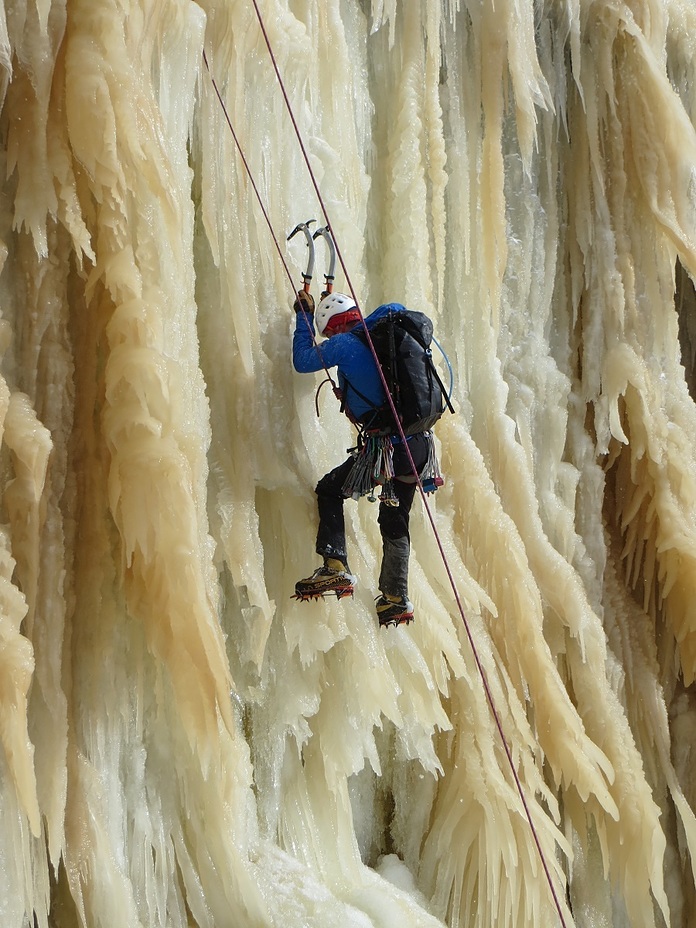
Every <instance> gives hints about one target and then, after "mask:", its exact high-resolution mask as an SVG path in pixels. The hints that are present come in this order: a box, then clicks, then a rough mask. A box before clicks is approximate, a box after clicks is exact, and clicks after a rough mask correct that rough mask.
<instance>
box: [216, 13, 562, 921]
mask: <svg viewBox="0 0 696 928" xmlns="http://www.w3.org/2000/svg"><path fill="white" fill-rule="evenodd" d="M252 3H253V6H254V10H255V11H256V17H257V19H258V22H259V27H260V29H261V33H262V35H263V38H264V41H265V43H266V47H267V48H268V53H269V55H270V59H271V62H272V64H273V69H274V71H275V73H276V77H277V79H278V84H279V86H280V90H281V92H282V94H283V98H284V100H285V105H286V107H287V110H288V113H289V116H290V120H291V122H292V125H293V128H294V130H295V134H296V136H297V141H298V143H299V146H300V149H301V151H302V156H303V158H304V161H305V164H306V165H307V170H308V172H309V176H310V179H311V181H312V185H313V187H314V190H315V193H316V195H317V200H318V201H319V205H320V207H321V210H322V213H323V215H324V219H325V221H326V224H327V226H328V228H329V229H331V230H332V234H333V226H332V225H331V221H330V218H329V214H328V211H327V209H326V205H325V203H324V199H323V197H322V195H321V191H320V189H319V185H318V183H317V180H316V177H315V174H314V171H313V170H312V165H311V163H310V160H309V156H308V154H307V150H306V148H305V145H304V141H303V139H302V133H301V132H300V129H299V126H298V124H297V120H296V119H295V114H294V112H293V109H292V105H291V104H290V100H289V98H288V94H287V91H286V89H285V84H284V82H283V78H282V75H281V73H280V70H279V68H278V63H277V61H276V57H275V54H274V52H273V48H272V46H271V42H270V39H269V37H268V33H267V31H266V27H265V24H264V21H263V17H262V15H261V11H260V10H259V6H258V3H257V0H252ZM205 61H206V67H207V66H208V62H207V59H205ZM209 70H210V69H209ZM211 79H212V75H211ZM213 86H214V87H215V90H216V93H217V95H218V99H219V100H220V103H221V105H222V107H223V110H224V111H225V116H226V117H227V122H228V125H229V126H230V130H231V131H232V134H233V136H234V140H235V144H236V145H237V149H238V150H239V152H240V155H241V157H242V160H243V162H244V166H245V168H246V170H247V173H248V174H249V177H250V178H251V171H250V169H249V166H248V164H247V162H246V159H245V158H244V155H243V153H242V149H241V147H240V145H239V142H238V140H237V136H236V134H235V132H234V129H233V128H232V123H231V121H230V119H229V116H228V115H227V111H226V109H225V105H224V102H223V100H222V97H221V96H220V93H219V91H218V89H217V85H216V84H215V81H214V79H213ZM252 186H253V188H254V191H255V193H256V196H257V198H258V199H259V203H261V207H262V210H263V214H264V216H265V217H266V222H267V223H268V226H269V228H270V229H271V235H272V236H273V240H274V242H275V245H276V248H277V249H278V253H279V254H280V255H281V261H282V263H283V267H284V268H285V270H286V272H287V274H288V277H289V278H290V282H291V284H292V277H291V275H290V272H289V271H288V268H287V264H286V262H285V259H284V257H283V255H282V254H281V251H280V245H279V243H278V240H277V238H276V236H275V234H274V232H273V229H272V227H271V223H270V220H269V219H268V215H267V212H266V210H265V208H264V207H263V204H262V201H261V198H260V195H259V193H258V190H257V188H256V185H255V184H254V183H253V179H252ZM333 240H334V244H335V247H336V255H337V257H338V260H339V262H340V264H341V268H342V269H343V273H344V276H345V279H346V284H347V286H348V289H349V290H350V293H351V296H352V298H353V300H354V302H355V305H356V307H357V309H358V312H359V313H360V318H361V321H362V326H363V329H364V331H365V334H366V338H367V344H368V345H369V347H370V350H371V352H372V355H373V357H374V361H375V364H376V366H377V370H378V372H379V374H380V377H381V379H382V386H383V388H384V392H385V395H386V397H387V400H388V402H389V405H390V407H391V411H392V415H393V416H394V421H395V422H396V423H397V426H398V431H399V436H400V438H401V440H402V442H403V444H404V448H405V449H406V453H407V456H408V459H409V463H410V465H411V470H412V473H413V475H414V477H415V479H416V482H417V485H418V490H419V492H420V495H421V498H422V500H423V504H424V506H425V511H426V513H427V516H428V520H429V522H430V525H431V528H432V531H433V535H434V537H435V541H436V543H437V547H438V550H439V552H440V556H441V558H442V562H443V564H444V567H445V570H446V572H447V577H448V579H449V582H450V585H451V587H452V592H453V594H454V598H455V602H456V604H457V608H458V610H459V614H460V616H461V619H462V623H463V625H464V629H465V631H466V636H467V638H468V640H469V644H470V647H471V651H472V655H473V657H474V661H475V663H476V667H477V670H478V673H479V676H480V678H481V682H482V685H483V689H484V692H485V695H486V699H487V701H488V705H489V708H490V711H491V715H492V717H493V720H494V723H495V726H496V728H497V730H498V734H499V736H500V740H501V743H502V745H503V749H504V751H505V756H506V758H507V761H508V764H509V767H510V771H511V774H512V777H513V780H514V783H515V787H516V790H517V793H518V795H519V797H520V801H521V803H522V807H523V809H524V813H525V816H526V819H527V822H528V823H529V827H530V830H531V834H532V837H533V840H534V843H535V845H536V849H537V852H538V854H539V859H540V861H541V865H542V867H543V870H544V874H545V876H546V880H547V882H548V885H549V889H550V891H551V895H552V897H553V901H554V905H555V908H556V911H557V913H558V917H559V919H560V923H561V926H562V928H566V922H565V919H564V916H563V910H562V907H561V902H560V900H559V898H558V894H557V892H556V888H555V886H554V882H553V877H552V875H551V870H550V868H549V865H548V862H547V860H546V856H545V854H544V851H543V848H542V846H541V840H540V838H539V834H538V832H537V829H536V826H535V825H534V822H533V820H532V815H531V810H530V808H529V805H528V803H527V798H526V795H525V790H524V787H523V785H522V781H521V780H520V777H519V774H518V773H517V770H516V768H515V763H514V760H513V757H512V752H511V750H510V746H509V745H508V742H507V739H506V737H505V732H504V729H503V724H502V721H501V718H500V714H499V712H498V710H497V708H496V706H495V700H494V698H493V693H492V690H491V687H490V684H489V682H488V678H487V676H486V671H485V669H484V667H483V663H482V661H481V658H480V656H479V653H478V649H477V647H476V643H475V641H474V636H473V633H472V631H471V627H470V624H469V621H468V619H467V617H466V613H465V611H464V607H463V605H462V601H461V598H460V596H459V591H458V590H457V585H456V582H455V579H454V576H453V574H452V570H451V568H450V565H449V562H448V560H447V555H446V553H445V550H444V547H443V544H442V540H441V538H440V534H439V532H438V530H437V526H436V524H435V518H434V516H433V513H432V509H431V507H430V504H429V503H428V500H427V497H426V494H425V491H424V489H423V484H422V483H421V480H420V477H419V476H418V471H417V468H416V466H415V463H414V461H413V457H412V455H411V450H410V448H409V446H408V442H407V441H406V436H405V434H404V432H403V428H402V426H401V423H400V422H399V417H398V415H397V411H396V407H395V405H394V401H393V399H392V397H391V394H390V392H389V389H388V386H387V383H386V379H385V377H384V374H383V372H382V369H381V366H380V364H379V359H378V357H377V352H376V351H375V347H374V345H373V343H372V339H371V337H370V333H369V330H368V328H367V325H366V323H365V319H364V316H363V313H362V311H361V309H360V305H359V301H358V298H357V294H356V292H355V290H354V288H353V284H352V282H351V279H350V275H349V273H348V269H347V267H346V264H345V261H344V260H343V255H342V253H341V250H340V248H339V244H338V241H337V240H336V236H335V234H333ZM293 290H294V285H293ZM317 350H319V349H318V348H317ZM324 369H325V370H326V367H325V368H324ZM327 376H328V371H327ZM329 379H330V380H331V378H330V376H329ZM331 382H332V383H333V381H331Z"/></svg>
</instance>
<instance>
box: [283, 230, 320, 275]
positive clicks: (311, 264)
mask: <svg viewBox="0 0 696 928" xmlns="http://www.w3.org/2000/svg"><path fill="white" fill-rule="evenodd" d="M311 222H316V219H308V220H307V222H298V223H297V225H296V226H295V228H294V229H293V230H292V232H291V233H290V235H288V237H287V241H288V242H289V241H290V239H291V238H292V237H293V235H297V233H298V232H304V234H305V238H306V239H307V248H309V258H308V259H307V270H306V271H303V272H302V280H303V282H304V283H303V285H302V286H303V289H304V292H305V293H309V287H310V284H311V283H312V274H313V273H314V239H313V238H312V232H311V230H310V228H309V224H310V223H311Z"/></svg>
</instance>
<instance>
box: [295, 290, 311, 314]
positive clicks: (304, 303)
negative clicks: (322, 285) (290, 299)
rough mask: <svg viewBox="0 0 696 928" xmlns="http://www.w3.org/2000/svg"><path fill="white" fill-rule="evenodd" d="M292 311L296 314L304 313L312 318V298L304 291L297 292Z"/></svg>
mask: <svg viewBox="0 0 696 928" xmlns="http://www.w3.org/2000/svg"><path fill="white" fill-rule="evenodd" d="M293 309H294V310H295V312H296V313H299V312H302V311H304V312H305V313H306V314H307V315H308V316H314V297H313V296H312V294H311V293H307V291H306V290H299V291H298V293H297V299H296V300H295V304H294V306H293Z"/></svg>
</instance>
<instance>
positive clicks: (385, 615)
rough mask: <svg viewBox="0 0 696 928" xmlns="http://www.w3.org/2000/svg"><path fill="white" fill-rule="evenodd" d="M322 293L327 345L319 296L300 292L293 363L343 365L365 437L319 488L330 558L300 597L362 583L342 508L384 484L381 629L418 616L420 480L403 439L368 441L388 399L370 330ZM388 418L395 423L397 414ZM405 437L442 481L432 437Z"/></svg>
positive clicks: (320, 539)
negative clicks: (412, 521)
mask: <svg viewBox="0 0 696 928" xmlns="http://www.w3.org/2000/svg"><path fill="white" fill-rule="evenodd" d="M322 296H323V299H322V300H321V302H320V303H319V306H318V307H317V310H316V330H317V332H318V333H319V335H322V336H324V338H325V339H326V341H324V342H322V343H321V344H318V343H316V342H315V330H314V325H315V318H314V309H315V307H314V299H313V298H312V296H311V295H310V294H309V293H307V292H305V291H304V290H301V291H300V292H299V294H298V297H297V300H296V301H295V304H294V309H295V314H296V319H295V332H294V336H293V350H292V359H293V365H294V367H295V370H297V371H298V372H300V373H312V372H316V371H319V370H322V369H323V368H324V367H325V368H327V369H328V368H332V367H337V368H338V386H339V390H340V394H341V399H342V409H343V410H344V411H345V412H346V413H347V414H348V416H349V418H350V419H351V421H353V422H354V423H355V424H356V425H358V428H359V432H360V434H359V441H358V447H357V448H356V449H354V453H353V454H352V455H351V456H350V457H349V458H348V459H347V460H346V461H344V462H343V463H342V464H339V465H338V467H335V468H334V469H333V470H331V471H329V473H328V474H326V475H325V476H324V477H322V478H321V480H320V481H319V483H318V484H317V486H316V494H317V504H318V510H319V526H318V531H317V541H316V551H317V554H319V555H321V556H322V557H323V559H324V560H323V564H322V565H321V566H320V567H318V568H317V569H316V570H315V571H314V573H313V574H312V576H311V577H307V578H306V579H304V580H300V581H298V583H297V584H296V586H295V597H296V598H297V599H301V600H305V599H313V598H318V597H319V596H323V595H324V594H327V593H332V594H335V595H336V596H337V597H338V598H339V599H340V598H341V597H343V596H350V595H352V593H353V589H354V586H355V583H356V578H355V577H354V576H353V574H352V573H351V571H350V568H349V566H348V555H347V551H346V534H345V525H344V514H343V504H344V500H345V499H347V498H354V499H357V498H359V496H361V495H363V494H365V493H370V497H371V498H374V497H373V496H372V493H371V491H372V487H374V485H375V483H380V484H381V485H382V493H381V495H380V505H379V518H378V522H379V528H380V533H381V536H382V563H381V569H380V575H379V590H380V595H379V597H378V598H377V601H376V609H377V617H378V619H379V624H380V625H381V626H387V625H400V624H402V623H408V622H410V621H411V620H412V619H413V604H412V603H411V602H410V600H409V597H408V562H409V552H410V539H409V514H410V511H411V505H412V503H413V497H414V494H415V490H416V479H415V477H414V476H413V469H412V466H411V462H410V461H409V459H408V455H407V453H406V450H405V448H404V443H403V440H402V439H401V437H400V435H398V434H391V435H388V436H382V437H381V438H376V437H371V436H370V430H369V423H370V418H371V415H372V413H373V412H374V410H375V409H377V408H380V407H383V406H384V404H385V402H386V397H385V391H384V387H383V384H382V380H381V377H380V374H379V371H378V368H377V364H376V363H375V359H374V356H373V354H372V351H371V349H370V347H369V345H368V344H367V343H366V339H365V338H364V337H362V338H361V337H359V336H360V335H362V334H363V333H364V329H363V326H362V324H360V325H358V323H360V320H361V315H360V312H359V310H358V308H357V306H356V304H355V302H354V301H353V300H352V299H351V297H349V296H346V295H345V294H342V293H328V294H326V293H324V294H322ZM303 310H304V311H303ZM400 310H401V311H403V310H404V307H402V306H401V305H400V304H398V303H391V304H385V305H383V306H379V307H378V308H377V309H375V310H374V312H373V313H371V314H370V315H369V316H368V317H366V319H365V323H366V325H367V327H368V329H370V328H371V327H373V326H374V324H375V323H376V322H377V321H378V320H379V319H380V318H381V317H383V316H384V315H385V314H387V313H389V312H390V311H391V312H395V311H396V312H398V311H400ZM356 326H357V328H356ZM390 421H391V422H393V417H391V420H390ZM406 440H407V441H408V446H409V449H410V452H411V457H412V459H413V464H414V465H415V468H416V470H417V471H418V473H419V477H420V478H421V480H424V476H425V475H428V477H429V481H430V483H431V484H432V482H433V478H434V477H435V478H436V479H437V481H438V482H439V483H441V482H442V481H441V479H440V477H439V473H438V472H437V459H436V457H435V450H434V445H433V436H432V432H431V431H429V430H428V431H424V432H420V433H419V434H414V435H409V436H407V438H406ZM375 474H377V475H378V476H377V478H376V479H375V476H374V475H375Z"/></svg>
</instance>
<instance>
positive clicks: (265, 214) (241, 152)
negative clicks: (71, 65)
mask: <svg viewBox="0 0 696 928" xmlns="http://www.w3.org/2000/svg"><path fill="white" fill-rule="evenodd" d="M203 61H204V63H205V67H206V70H207V72H208V76H209V77H210V83H211V84H212V85H213V90H214V91H215V95H216V96H217V98H218V101H219V103H220V106H221V107H222V112H223V113H224V115H225V120H226V122H227V125H228V126H229V129H230V132H231V133H232V138H233V139H234V144H235V145H236V146H237V151H238V152H239V157H240V158H241V159H242V164H243V165H244V169H245V170H246V172H247V176H248V178H249V182H250V183H251V187H252V189H253V191H254V193H255V194H256V199H257V200H258V203H259V206H260V207H261V212H262V213H263V218H264V219H265V220H266V225H267V226H268V230H269V232H270V233H271V238H272V239H273V242H274V244H275V247H276V251H277V252H278V257H279V258H280V262H281V264H282V265H283V268H284V270H285V273H286V275H287V278H288V281H289V282H290V288H291V290H292V292H293V295H297V290H296V287H295V282H294V281H293V279H292V274H291V273H290V268H289V267H288V264H287V261H286V260H285V255H284V254H283V251H282V249H281V247H280V242H279V241H278V236H277V235H276V234H275V230H274V228H273V223H272V222H271V220H270V217H269V215H268V210H267V209H266V207H265V205H264V202H263V198H262V196H261V194H260V192H259V188H258V187H257V186H256V181H255V180H254V175H253V174H252V172H251V168H250V167H249V162H248V161H247V159H246V156H245V155H244V149H243V148H242V146H241V144H240V141H239V139H238V137H237V133H236V132H235V131H234V126H233V125H232V120H231V119H230V114H229V113H228V112H227V107H226V106H225V101H224V100H223V99H222V94H221V93H220V90H219V88H218V85H217V81H216V80H215V77H214V76H213V72H212V71H211V69H210V65H209V63H208V56H207V55H206V53H205V49H203ZM300 305H301V307H302V308H301V312H302V316H303V318H304V321H305V325H306V326H307V328H308V329H309V330H310V333H311V332H312V327H311V324H310V321H309V317H308V315H307V311H306V310H305V308H304V306H303V305H302V303H300ZM312 343H313V345H314V349H315V351H316V352H317V354H318V356H319V360H320V361H321V363H322V367H323V368H324V371H325V373H326V379H327V380H328V381H329V383H330V384H331V387H332V389H333V391H334V394H338V392H339V391H338V386H337V385H336V383H335V381H334V379H333V377H332V376H331V374H330V373H329V369H328V368H327V366H326V364H324V357H323V355H322V353H321V350H320V349H319V345H317V340H316V338H315V337H314V335H313V334H312ZM317 415H319V409H318V408H317Z"/></svg>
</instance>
